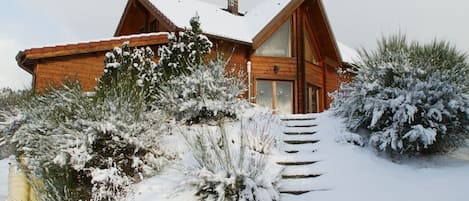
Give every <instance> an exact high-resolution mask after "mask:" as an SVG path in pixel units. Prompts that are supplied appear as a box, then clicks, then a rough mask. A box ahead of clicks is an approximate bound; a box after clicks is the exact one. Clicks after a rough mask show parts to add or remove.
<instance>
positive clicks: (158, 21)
mask: <svg viewBox="0 0 469 201" xmlns="http://www.w3.org/2000/svg"><path fill="white" fill-rule="evenodd" d="M236 13H237V12H236ZM201 23H202V24H203V23H204V22H203V21H202V22H201ZM221 23H222V22H221ZM285 27H287V28H285ZM181 30H182V27H178V26H176V25H175V24H174V23H173V22H172V21H171V20H169V19H168V18H167V17H166V16H165V15H164V14H163V13H162V12H161V11H160V10H159V9H158V5H154V4H152V3H151V2H150V1H148V0H129V1H128V3H127V6H126V9H125V11H124V13H123V15H122V18H121V20H120V23H119V25H118V28H117V30H116V32H115V36H114V37H115V38H113V39H110V40H107V41H96V42H87V43H77V44H72V45H65V46H55V47H46V48H35V49H29V50H25V51H22V52H20V53H19V54H18V56H17V60H18V63H19V65H20V67H22V68H23V69H25V70H26V71H28V72H30V73H31V74H33V77H34V78H33V79H34V81H33V87H34V88H35V89H36V90H39V91H41V90H44V89H45V87H47V86H48V85H49V84H51V83H56V84H57V83H60V81H62V80H63V79H65V77H76V78H78V79H79V80H80V81H81V82H82V84H83V85H84V89H85V90H93V88H94V86H95V85H96V79H97V78H98V77H99V76H100V75H101V72H102V69H103V60H104V54H105V52H106V51H109V50H111V49H112V48H113V47H114V46H120V45H121V44H122V42H123V41H130V44H131V45H133V46H153V47H154V48H155V49H156V48H157V46H158V45H162V44H165V43H166V42H167V35H166V34H151V33H163V32H178V31H181ZM285 30H286V31H285ZM280 31H283V32H282V33H283V34H284V33H288V38H287V39H286V40H287V41H286V43H287V44H288V45H287V46H288V47H284V48H285V52H284V53H286V54H285V55H282V56H278V55H269V54H268V53H267V54H265V53H260V52H261V51H260V50H262V49H263V48H265V47H264V46H265V44H267V43H269V42H272V41H274V42H278V41H280V42H285V41H281V40H275V39H271V38H274V37H276V36H277V35H278V36H283V35H282V33H280ZM148 33H150V34H148ZM207 35H208V37H209V39H210V40H211V41H212V42H213V43H214V44H215V45H214V49H213V51H212V53H213V54H216V53H217V52H218V53H220V52H222V53H223V54H224V55H227V56H231V60H230V62H229V64H228V66H229V67H235V68H237V69H241V70H243V71H244V72H247V71H248V63H250V64H251V73H250V78H251V80H252V82H251V86H250V93H251V94H250V95H251V97H253V99H252V102H254V103H256V102H258V103H259V104H261V103H262V104H264V105H265V104H267V106H269V104H271V105H272V107H273V108H275V109H278V108H277V107H279V108H280V107H281V108H282V110H284V111H283V112H281V111H280V109H279V111H280V112H279V113H310V112H321V111H323V110H325V109H327V108H328V107H329V104H330V101H331V100H330V99H329V98H328V96H327V93H329V92H332V91H335V90H336V89H337V88H338V86H339V78H338V76H337V73H336V71H337V68H338V67H340V66H341V65H342V61H341V57H340V54H339V52H338V49H337V45H336V42H335V39H334V36H333V34H332V32H331V30H330V27H329V22H328V20H327V17H326V14H325V12H324V8H323V5H322V3H321V1H320V0H291V1H290V3H288V5H286V7H285V8H283V9H282V10H281V11H280V12H279V13H277V14H276V15H275V17H274V18H273V19H272V20H271V21H270V22H269V23H268V24H267V25H266V26H265V27H263V28H262V29H261V30H260V31H259V32H258V33H257V35H256V36H255V37H254V38H253V39H252V41H251V42H246V41H238V40H235V39H231V38H224V37H223V36H217V35H214V34H207ZM284 35H285V34H284ZM123 36H124V37H123ZM271 49H272V48H271ZM267 52H268V51H267ZM212 56H214V55H212ZM266 90H267V91H266ZM270 90H271V91H270ZM262 93H265V94H266V96H265V97H264V96H263V94H262ZM269 97H270V99H271V100H270V102H269ZM290 106H291V108H288V107H290Z"/></svg>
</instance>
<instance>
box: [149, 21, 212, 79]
mask: <svg viewBox="0 0 469 201" xmlns="http://www.w3.org/2000/svg"><path fill="white" fill-rule="evenodd" d="M190 25H191V27H190V28H186V29H185V30H184V31H183V32H179V34H178V36H176V35H175V34H174V33H171V34H170V36H169V38H168V39H169V42H168V45H167V46H162V47H161V48H159V50H158V56H159V57H160V60H159V61H158V69H159V71H160V72H161V79H162V80H164V81H167V80H171V79H172V78H173V77H178V76H180V75H184V74H190V73H191V72H190V70H191V69H192V68H194V67H196V66H199V65H201V64H203V63H204V60H205V56H207V55H208V54H210V50H211V48H212V46H213V45H212V42H210V40H208V38H207V36H205V35H203V32H202V29H201V28H200V19H199V17H198V16H195V17H193V18H191V20H190Z"/></svg>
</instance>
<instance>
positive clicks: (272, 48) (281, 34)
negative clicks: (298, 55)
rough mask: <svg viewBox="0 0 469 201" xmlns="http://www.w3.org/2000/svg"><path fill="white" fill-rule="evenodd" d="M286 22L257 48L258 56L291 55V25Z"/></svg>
mask: <svg viewBox="0 0 469 201" xmlns="http://www.w3.org/2000/svg"><path fill="white" fill-rule="evenodd" d="M290 24H291V23H290V20H288V21H287V22H285V24H283V25H282V26H281V27H280V28H279V29H278V30H277V31H276V32H275V33H274V34H272V36H271V37H270V38H269V39H268V40H266V41H265V42H264V43H263V44H262V45H261V46H260V47H259V48H258V49H257V50H256V55H257V56H271V57H291V25H290Z"/></svg>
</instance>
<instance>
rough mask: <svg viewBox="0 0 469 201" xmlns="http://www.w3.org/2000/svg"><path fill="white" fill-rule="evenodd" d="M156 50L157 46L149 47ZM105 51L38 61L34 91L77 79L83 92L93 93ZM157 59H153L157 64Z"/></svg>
mask: <svg viewBox="0 0 469 201" xmlns="http://www.w3.org/2000/svg"><path fill="white" fill-rule="evenodd" d="M151 48H152V49H153V50H157V48H158V47H157V46H151ZM106 52H107V51H100V52H95V53H88V54H80V55H71V56H63V57H55V58H47V59H40V60H38V61H37V65H36V67H35V68H34V75H35V76H34V79H33V82H34V83H33V85H34V89H35V90H36V91H38V92H43V91H45V90H46V89H47V88H49V87H51V86H61V85H62V84H63V82H64V81H65V80H66V79H72V80H73V79H78V80H79V81H80V83H81V85H82V87H83V90H84V91H94V88H95V87H96V84H97V79H98V78H100V77H101V75H102V73H103V69H104V55H105V54H106ZM158 60H159V58H155V62H157V61H158Z"/></svg>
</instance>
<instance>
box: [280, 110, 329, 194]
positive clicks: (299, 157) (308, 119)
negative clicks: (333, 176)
mask: <svg viewBox="0 0 469 201" xmlns="http://www.w3.org/2000/svg"><path fill="white" fill-rule="evenodd" d="M281 120H282V121H283V124H284V126H285V127H284V131H283V136H282V143H281V145H280V147H281V151H282V152H283V153H282V154H281V155H280V156H279V157H278V159H277V164H279V165H282V166H284V168H285V169H284V171H283V173H282V180H281V181H280V187H279V188H280V193H281V195H284V196H290V197H291V196H295V195H301V194H304V193H308V192H312V191H324V190H329V189H328V188H327V186H324V183H327V182H326V181H323V180H324V179H323V177H321V175H323V174H324V169H322V168H321V161H322V160H323V159H322V158H320V156H319V154H317V151H318V148H319V146H318V145H319V139H318V137H317V136H316V135H315V134H316V132H317V128H316V127H317V124H316V122H315V120H316V119H315V118H314V115H313V114H307V115H285V116H281Z"/></svg>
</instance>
